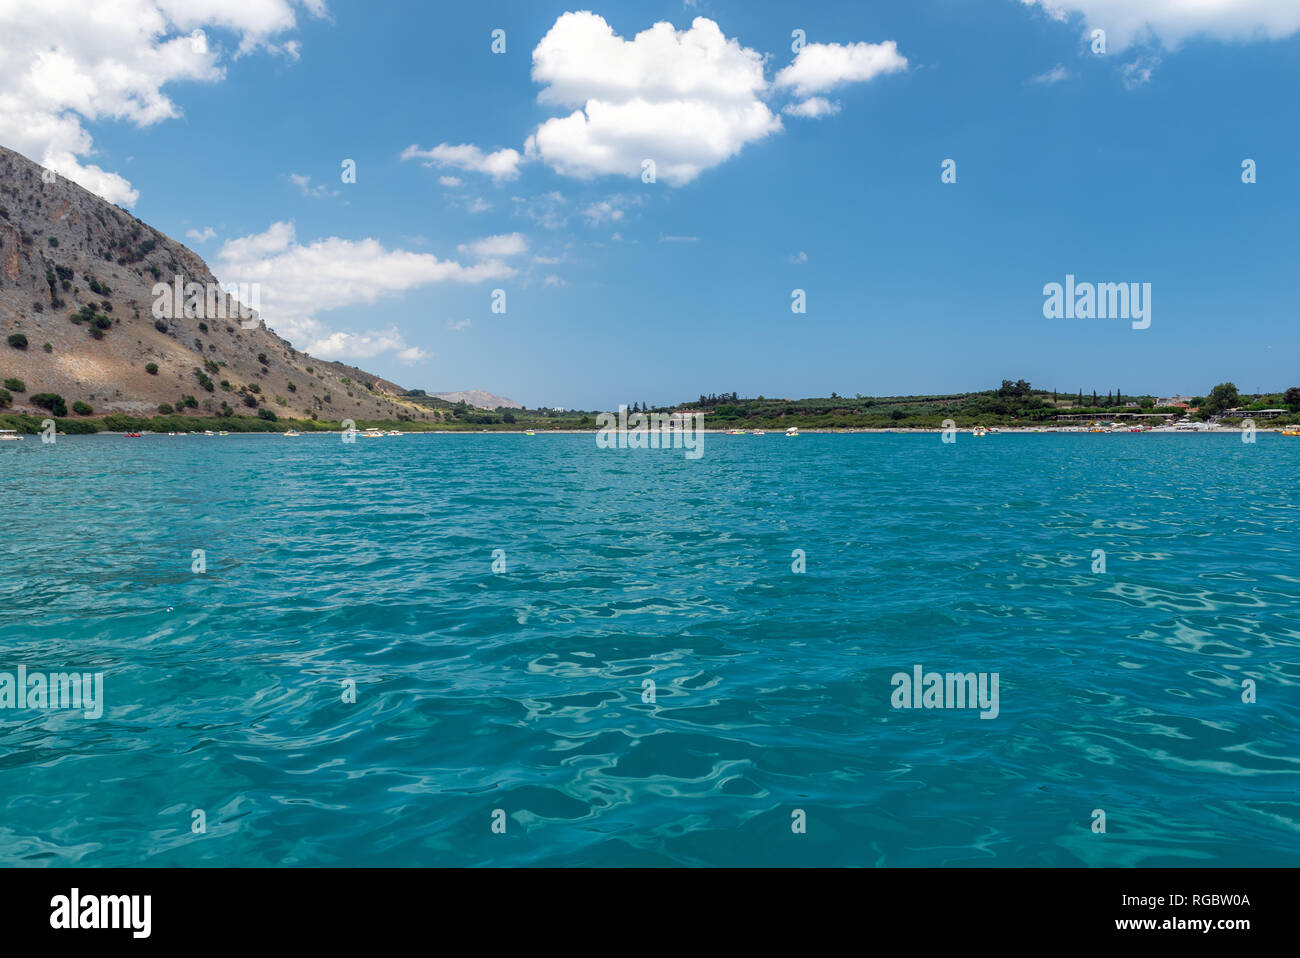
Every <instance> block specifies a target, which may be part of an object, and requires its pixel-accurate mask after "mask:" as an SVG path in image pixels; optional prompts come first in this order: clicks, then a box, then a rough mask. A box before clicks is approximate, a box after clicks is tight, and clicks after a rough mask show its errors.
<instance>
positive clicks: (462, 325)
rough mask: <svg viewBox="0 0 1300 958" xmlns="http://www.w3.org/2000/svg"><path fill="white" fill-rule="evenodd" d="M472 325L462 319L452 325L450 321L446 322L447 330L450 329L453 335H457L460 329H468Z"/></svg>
mask: <svg viewBox="0 0 1300 958" xmlns="http://www.w3.org/2000/svg"><path fill="white" fill-rule="evenodd" d="M472 325H473V323H471V322H470V321H469V320H468V319H462V320H460V321H458V322H454V323H453V322H452V321H451V320H450V319H449V320H447V328H448V329H450V330H451V331H452V332H453V333H459V332H460V331H461V330H462V329H469V328H470V326H472Z"/></svg>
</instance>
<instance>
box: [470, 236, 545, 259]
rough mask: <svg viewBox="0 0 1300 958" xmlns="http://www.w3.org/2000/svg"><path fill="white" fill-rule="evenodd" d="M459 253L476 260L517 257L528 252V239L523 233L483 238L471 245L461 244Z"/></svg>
mask: <svg viewBox="0 0 1300 958" xmlns="http://www.w3.org/2000/svg"><path fill="white" fill-rule="evenodd" d="M457 249H458V250H459V252H461V253H466V254H469V255H471V256H473V257H475V258H476V259H485V258H497V259H500V258H502V257H505V256H518V255H520V254H521V253H526V252H528V238H527V237H526V236H524V234H523V233H506V234H504V235H501V236H485V237H484V238H483V239H481V240H475V241H474V242H473V243H462V244H461V245H460V246H459V247H457Z"/></svg>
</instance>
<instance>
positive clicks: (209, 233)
mask: <svg viewBox="0 0 1300 958" xmlns="http://www.w3.org/2000/svg"><path fill="white" fill-rule="evenodd" d="M216 235H217V231H216V230H214V229H213V228H212V227H211V226H205V227H203V229H201V230H186V231H185V238H186V239H192V240H194V242H196V243H206V242H207V241H208V240H210V239H212V238H214V237H215V236H216Z"/></svg>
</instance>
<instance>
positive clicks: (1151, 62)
mask: <svg viewBox="0 0 1300 958" xmlns="http://www.w3.org/2000/svg"><path fill="white" fill-rule="evenodd" d="M1158 66H1160V58H1159V57H1158V56H1155V55H1154V54H1143V55H1141V56H1139V57H1137V59H1135V60H1133V62H1132V63H1126V64H1124V66H1123V67H1121V68H1120V73H1121V74H1122V75H1123V77H1124V87H1125V88H1126V89H1129V90H1136V89H1137V88H1138V87H1140V86H1143V85H1144V84H1147V83H1150V82H1151V74H1152V73H1154V72H1155V70H1156V67H1158Z"/></svg>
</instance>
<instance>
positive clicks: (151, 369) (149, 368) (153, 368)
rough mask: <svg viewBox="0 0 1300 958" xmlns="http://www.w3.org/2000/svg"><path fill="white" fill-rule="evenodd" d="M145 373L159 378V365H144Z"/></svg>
mask: <svg viewBox="0 0 1300 958" xmlns="http://www.w3.org/2000/svg"><path fill="white" fill-rule="evenodd" d="M144 371H145V372H147V373H148V374H149V375H150V376H157V375H158V364H157V363H145V364H144Z"/></svg>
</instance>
